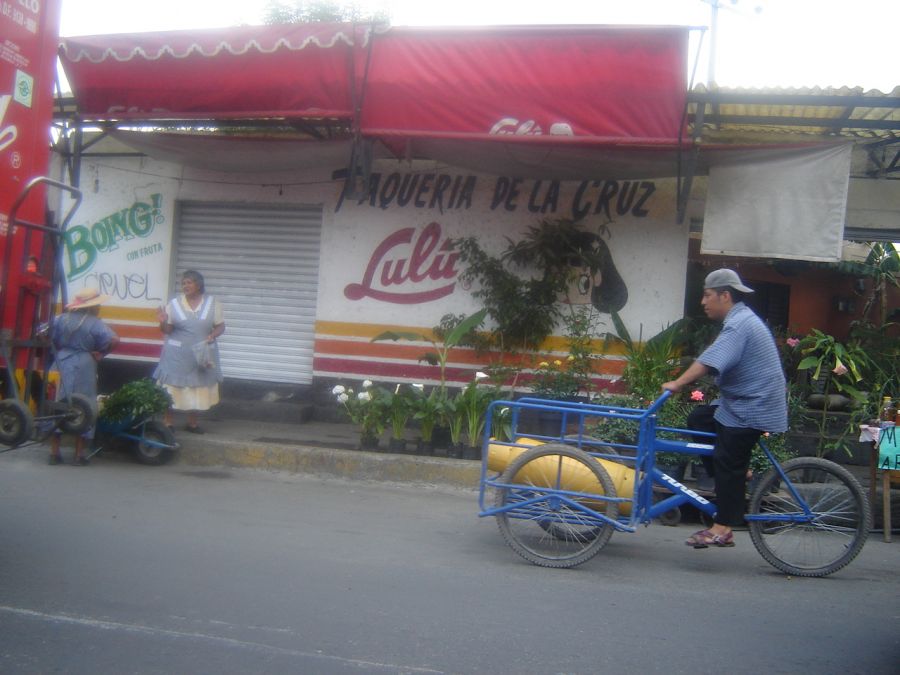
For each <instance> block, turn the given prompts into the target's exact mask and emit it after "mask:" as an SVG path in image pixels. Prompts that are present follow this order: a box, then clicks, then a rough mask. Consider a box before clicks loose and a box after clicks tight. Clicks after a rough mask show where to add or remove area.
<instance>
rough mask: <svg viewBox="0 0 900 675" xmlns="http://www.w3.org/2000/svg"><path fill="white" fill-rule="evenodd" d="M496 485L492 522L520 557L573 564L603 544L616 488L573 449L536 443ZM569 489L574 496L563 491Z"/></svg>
mask: <svg viewBox="0 0 900 675" xmlns="http://www.w3.org/2000/svg"><path fill="white" fill-rule="evenodd" d="M500 482H501V483H504V484H506V485H509V487H502V488H497V490H496V495H495V499H494V503H495V505H496V506H497V507H498V508H503V507H507V506H513V508H512V509H510V510H508V511H503V512H501V513H498V514H497V526H498V527H499V528H500V533H501V534H502V535H503V538H504V539H505V540H506V543H507V544H509V545H510V547H511V548H512V549H513V550H514V551H515V552H516V553H518V554H519V555H520V556H522V557H523V558H524V559H525V560H527V561H529V562H531V563H534V564H535V565H540V566H542V567H575V566H576V565H580V564H581V563H583V562H585V561H587V560H590V559H591V558H593V557H594V556H595V555H597V553H599V551H600V549H601V548H603V547H604V546H605V545H606V542H608V541H609V538H610V537H611V536H612V533H613V529H614V528H613V525H612V522H607V521H606V520H604V519H603V518H601V517H600V515H599V514H601V513H602V514H603V515H604V516H605V517H606V518H609V519H610V521H613V522H614V521H615V520H616V517H617V516H618V505H617V504H616V503H615V502H609V501H605V500H603V499H599V498H597V495H606V496H608V497H615V496H616V490H615V487H614V485H613V482H612V479H611V478H610V477H609V474H608V473H607V472H606V470H605V469H604V468H603V467H602V466H601V465H600V464H599V463H598V462H596V461H595V460H594V459H592V458H591V456H590V455H588V454H587V453H585V452H584V451H582V450H579V449H578V448H573V447H570V446H566V445H561V444H552V443H551V444H547V445H541V446H538V447H536V448H534V449H533V450H529V451H528V452H526V453H523V454H522V455H519V457H517V458H516V459H515V460H514V461H513V462H512V464H510V465H509V466H508V467H507V469H506V471H504V472H503V475H501V476H500ZM560 490H568V491H571V492H573V493H578V494H570V495H567V494H562V493H561V492H560Z"/></svg>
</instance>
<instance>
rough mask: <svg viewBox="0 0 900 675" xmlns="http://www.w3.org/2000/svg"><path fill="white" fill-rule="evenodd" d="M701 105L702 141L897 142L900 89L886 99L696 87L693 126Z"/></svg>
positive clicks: (843, 92) (846, 92) (846, 90)
mask: <svg viewBox="0 0 900 675" xmlns="http://www.w3.org/2000/svg"><path fill="white" fill-rule="evenodd" d="M701 106H704V109H703V135H702V136H703V138H704V139H707V140H712V141H717V142H726V143H727V142H742V141H745V140H746V141H750V140H752V141H755V142H760V141H762V140H764V138H765V137H771V138H772V140H773V141H777V140H785V138H784V135H785V134H790V135H793V136H795V137H796V135H801V136H805V137H810V140H812V138H813V137H818V138H821V137H823V136H824V137H828V138H850V139H855V140H859V141H862V142H865V141H867V140H872V141H878V140H887V141H891V139H897V140H900V86H898V87H895V88H894V90H893V91H891V92H890V93H887V94H885V93H882V92H880V91H878V90H875V89H873V90H869V91H864V90H863V89H862V88H861V87H855V88H851V87H841V88H839V89H838V88H824V89H823V88H820V87H812V88H798V89H786V88H772V89H745V88H714V89H712V90H707V88H706V87H705V86H703V85H698V86H697V87H695V88H694V89H693V90H692V91H691V93H690V95H689V106H688V115H689V117H688V120H689V122H690V123H691V124H693V123H694V122H695V120H696V116H697V114H698V111H699V109H700V107H701ZM692 130H693V129H692Z"/></svg>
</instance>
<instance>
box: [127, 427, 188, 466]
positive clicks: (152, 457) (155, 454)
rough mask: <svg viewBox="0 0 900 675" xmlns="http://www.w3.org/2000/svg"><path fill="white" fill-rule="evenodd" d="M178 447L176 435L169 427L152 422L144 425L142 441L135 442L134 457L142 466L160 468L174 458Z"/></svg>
mask: <svg viewBox="0 0 900 675" xmlns="http://www.w3.org/2000/svg"><path fill="white" fill-rule="evenodd" d="M132 433H133V432H132ZM147 441H150V442H149V443H148V442H147ZM176 445H177V444H176V443H175V434H173V433H172V430H171V429H169V427H167V426H166V425H165V424H163V423H162V422H157V421H156V420H150V421H149V422H147V423H146V424H144V429H143V431H142V432H141V440H139V441H135V442H134V457H135V459H137V461H138V462H140V463H141V464H148V465H150V466H159V465H160V464H165V463H166V462H168V461H169V460H170V459H171V458H172V454H173V452H174V449H175V447H176ZM163 446H168V447H163Z"/></svg>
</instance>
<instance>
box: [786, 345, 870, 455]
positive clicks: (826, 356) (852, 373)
mask: <svg viewBox="0 0 900 675" xmlns="http://www.w3.org/2000/svg"><path fill="white" fill-rule="evenodd" d="M798 348H799V349H800V352H801V354H802V355H803V359H802V360H801V361H800V363H799V364H798V365H797V370H808V371H809V372H810V380H811V382H812V383H817V382H822V408H821V413H820V414H818V415H817V417H816V425H817V428H818V447H817V449H816V455H817V456H819V457H822V456H824V455H825V454H827V453H828V452H830V451H832V450H848V449H849V448H848V446H847V440H846V439H847V435H846V434H842V435H841V436H840V437H838V438H837V439H829V437H828V434H827V429H828V413H829V401H830V398H829V397H830V395H831V394H832V393H838V394H843V395H846V396H849V397H850V398H851V399H853V400H855V401H858V402H860V403H864V402H865V401H866V398H867V396H866V394H865V393H864V392H862V391H860V390H859V389H857V387H856V386H855V385H856V384H857V383H858V382H859V381H860V380H861V379H862V374H861V373H860V371H861V370H862V369H863V368H864V367H865V366H866V365H867V363H868V357H867V355H866V353H865V351H864V350H863V349H861V348H860V347H859V345H858V344H855V343H852V344H848V345H844V344H843V343H841V342H838V341H837V340H836V339H835V338H834V337H833V336H831V335H826V334H825V333H823V332H822V331H820V330H818V329H815V328H814V329H813V330H812V332H811V333H810V334H809V335H807V336H805V337H804V338H803V339H802V340H800V344H799V345H798Z"/></svg>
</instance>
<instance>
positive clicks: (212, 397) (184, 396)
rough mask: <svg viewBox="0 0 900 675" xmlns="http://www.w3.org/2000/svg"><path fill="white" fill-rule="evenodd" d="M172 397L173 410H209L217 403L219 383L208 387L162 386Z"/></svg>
mask: <svg viewBox="0 0 900 675" xmlns="http://www.w3.org/2000/svg"><path fill="white" fill-rule="evenodd" d="M162 386H163V387H165V388H166V391H167V392H169V394H170V395H171V396H172V407H173V408H175V410H209V409H210V408H212V407H213V406H214V405H215V404H216V403H218V402H219V383H218V382H216V383H215V384H211V385H209V386H208V387H174V386H172V385H171V384H164V385H162Z"/></svg>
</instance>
